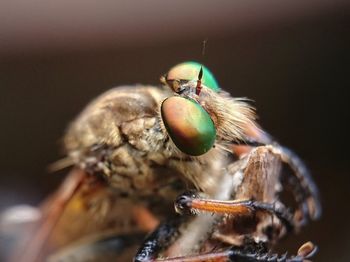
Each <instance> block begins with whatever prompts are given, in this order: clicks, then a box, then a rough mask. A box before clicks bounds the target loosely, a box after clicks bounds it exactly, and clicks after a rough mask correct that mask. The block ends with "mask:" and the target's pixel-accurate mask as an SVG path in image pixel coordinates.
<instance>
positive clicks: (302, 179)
mask: <svg viewBox="0 0 350 262" xmlns="http://www.w3.org/2000/svg"><path fill="white" fill-rule="evenodd" d="M268 147H269V148H270V150H271V152H272V153H273V154H275V155H277V156H279V157H280V158H281V160H282V162H284V163H286V164H287V166H288V167H289V168H290V169H291V170H292V172H293V175H289V176H288V177H287V183H288V184H289V185H291V187H292V191H293V194H294V196H295V198H296V201H297V202H298V203H299V205H300V206H301V211H302V214H303V217H302V219H301V220H300V221H299V224H300V225H303V224H305V223H307V220H308V219H309V218H311V219H318V218H319V217H320V215H321V212H322V208H321V204H320V200H319V193H318V189H317V186H316V184H315V182H314V181H313V179H312V176H311V174H310V172H309V171H308V169H307V167H306V166H305V164H304V163H303V161H302V160H301V159H300V158H299V157H298V156H297V155H296V154H295V153H294V152H293V151H291V150H290V149H288V148H286V147H282V146H280V145H270V146H268Z"/></svg>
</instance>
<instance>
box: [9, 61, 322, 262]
mask: <svg viewBox="0 0 350 262" xmlns="http://www.w3.org/2000/svg"><path fill="white" fill-rule="evenodd" d="M161 83H162V85H161V86H159V87H156V86H143V85H139V86H124V87H118V88H114V89H112V90H110V91H107V92H106V93H104V94H102V95H101V96H100V97H98V98H96V99H95V100H94V101H92V102H91V103H90V104H89V105H88V106H87V107H86V108H85V109H84V110H83V112H82V113H81V114H80V115H79V116H78V117H77V119H76V120H75V121H73V122H72V124H71V125H70V126H69V128H68V130H67V132H66V135H65V137H64V145H65V149H66V152H67V159H65V161H64V162H60V165H61V164H62V163H63V165H66V164H67V163H69V164H73V165H74V166H75V168H74V169H73V171H72V172H71V173H70V175H69V176H68V178H67V180H66V181H65V182H64V184H63V185H62V186H61V187H60V189H59V190H58V191H57V193H56V194H55V195H54V196H52V197H51V198H50V199H49V200H48V201H47V202H46V203H44V205H43V207H42V216H41V219H40V221H39V222H38V223H37V224H36V225H34V226H33V229H32V231H31V232H33V233H31V234H32V238H31V241H29V243H24V244H22V249H21V250H23V251H22V252H21V255H19V256H14V259H13V260H14V261H43V260H48V261H123V260H125V261H130V260H131V259H132V256H134V261H304V260H305V259H309V258H310V257H312V255H313V254H314V252H315V250H316V248H315V246H313V244H311V243H306V244H304V245H302V247H301V248H300V249H299V251H298V252H297V254H296V255H295V256H287V255H281V256H279V255H273V254H272V253H270V252H269V251H270V249H271V248H272V247H273V246H274V245H275V244H276V243H278V241H279V240H280V239H281V238H282V237H284V236H285V235H287V234H289V233H290V232H295V231H298V230H299V229H300V228H301V227H302V226H303V225H305V224H306V223H307V222H308V221H309V220H314V219H317V218H318V217H319V216H320V212H321V208H320V204H319V200H318V192H317V187H316V185H315V183H314V182H313V180H312V178H311V176H310V175H309V173H308V171H307V169H306V168H305V166H304V164H303V163H302V161H301V160H300V159H299V158H298V157H297V156H296V155H295V154H294V153H293V152H291V151H290V150H289V149H287V148H285V147H283V146H281V145H279V144H278V143H276V142H275V141H274V140H273V139H272V138H271V137H270V136H269V135H268V134H267V133H266V132H264V131H263V130H262V129H261V128H260V127H259V126H258V124H257V123H256V121H255V113H254V109H253V108H252V107H251V106H250V105H249V104H248V103H247V101H246V100H245V99H242V98H233V97H231V96H230V94H228V93H226V92H225V91H223V90H222V89H221V88H220V87H219V85H218V84H217V82H216V79H215V78H214V76H213V74H212V73H211V72H210V71H209V70H208V69H207V68H206V67H204V66H202V65H200V64H198V63H195V62H185V63H182V64H179V65H177V66H175V67H173V68H172V69H171V70H170V71H169V72H168V73H167V74H166V75H165V76H163V77H162V78H161ZM283 166H285V167H287V168H289V169H290V172H284V171H285V170H284V169H283ZM183 192H185V193H183ZM285 193H289V194H291V195H292V199H293V201H289V202H288V201H285V200H284V197H283V194H285ZM174 201H175V210H176V211H177V212H175V211H174V204H173V202H174ZM290 202H291V203H290ZM149 232H152V233H150V234H149V235H148V236H147V237H146V238H145V239H144V240H142V239H143V237H144V235H145V234H147V233H149ZM137 246H138V249H137V250H136V247H137ZM130 254H134V255H130Z"/></svg>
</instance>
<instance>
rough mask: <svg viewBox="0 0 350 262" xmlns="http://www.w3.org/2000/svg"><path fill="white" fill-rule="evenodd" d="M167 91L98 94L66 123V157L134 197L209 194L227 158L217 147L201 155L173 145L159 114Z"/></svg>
mask: <svg viewBox="0 0 350 262" xmlns="http://www.w3.org/2000/svg"><path fill="white" fill-rule="evenodd" d="M169 95H171V93H170V91H168V89H167V88H162V87H151V86H133V87H130V86H126V87H119V88H115V89H112V90H110V91H108V92H106V93H104V94H102V95H101V96H100V97H98V98H97V99H95V100H94V101H92V102H91V103H90V104H89V105H88V106H87V108H86V109H85V110H84V111H83V112H82V113H81V114H80V115H79V116H78V118H77V119H76V120H75V121H74V122H73V123H72V124H71V125H70V127H69V129H68V131H67V134H66V136H65V139H64V143H65V148H66V150H67V153H68V155H69V157H70V158H71V160H72V161H73V163H74V164H78V165H79V166H80V167H81V168H83V169H84V170H86V171H87V172H88V173H91V174H96V173H97V174H101V175H102V177H104V178H105V179H106V180H107V181H108V183H109V184H110V185H111V188H112V189H115V190H116V191H117V192H120V194H124V195H128V196H132V197H134V198H140V197H142V198H147V197H151V198H154V197H156V196H159V197H161V198H162V199H167V200H169V201H173V199H174V198H175V196H176V195H177V194H179V193H181V192H182V191H183V190H184V189H187V188H188V187H196V188H197V189H200V190H202V191H204V192H206V193H208V194H209V195H212V194H214V193H215V190H216V184H217V182H218V181H219V179H221V176H222V174H223V173H224V168H225V166H226V163H227V161H228V159H227V156H226V154H225V153H223V151H222V150H220V149H219V148H213V149H212V150H210V152H208V153H207V154H205V155H203V156H200V157H190V156H187V155H185V154H183V153H182V152H180V151H179V150H177V149H176V147H175V146H174V145H173V143H172V142H171V139H170V138H169V137H168V135H167V133H166V132H165V130H164V126H163V123H162V121H161V119H160V117H159V108H160V105H161V102H162V101H163V100H164V99H165V98H166V97H168V96H169Z"/></svg>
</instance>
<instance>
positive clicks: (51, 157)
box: [0, 0, 350, 261]
mask: <svg viewBox="0 0 350 262" xmlns="http://www.w3.org/2000/svg"><path fill="white" fill-rule="evenodd" d="M0 17H1V22H0V91H1V93H0V125H1V129H0V145H1V150H0V168H1V169H0V210H1V209H4V208H6V207H8V206H11V205H14V204H19V203H29V204H37V203H39V202H40V201H41V200H42V199H43V198H44V197H45V196H46V195H47V194H49V193H50V192H52V190H54V188H55V187H56V186H57V185H58V183H59V181H60V180H61V179H62V177H63V175H64V174H61V173H57V174H49V173H48V172H47V171H46V167H47V166H48V165H49V164H50V163H52V162H54V161H55V160H57V159H59V158H60V157H62V154H60V150H59V148H60V138H61V137H62V134H63V133H64V129H65V127H66V126H67V124H68V123H69V121H71V120H72V119H73V118H74V116H75V115H76V114H77V113H78V112H79V111H80V110H81V109H82V108H83V106H84V105H85V104H86V103H88V101H89V100H91V99H92V98H93V97H95V96H96V95H98V94H100V93H101V92H103V91H105V90H107V89H109V88H111V87H114V86H117V85H122V84H134V83H145V84H157V83H158V79H159V76H160V75H161V74H162V73H165V72H166V71H167V70H168V69H169V68H170V67H171V66H173V65H175V64H177V63H179V62H182V61H186V60H199V61H202V62H203V61H204V63H205V64H206V65H207V66H208V67H209V68H210V69H212V71H213V73H214V74H215V76H216V77H217V79H218V81H219V83H220V85H221V86H222V87H223V88H224V89H226V90H228V91H230V92H231V94H232V95H234V96H246V97H249V98H251V99H253V100H254V101H255V106H256V107H257V109H258V114H259V116H260V123H261V124H262V125H263V127H264V128H266V130H268V131H269V132H270V133H271V134H273V135H274V136H275V137H276V138H277V139H278V141H280V142H281V143H282V144H284V145H286V146H288V147H290V148H292V149H294V150H295V151H296V152H298V153H299V155H300V156H301V157H302V158H303V159H304V160H305V161H306V163H307V164H308V166H309V167H310V169H311V170H312V172H313V174H314V177H315V180H316V181H317V183H318V184H319V187H320V192H321V196H322V203H323V207H324V215H323V217H322V219H321V220H320V221H318V222H316V223H313V224H311V225H310V226H308V227H307V228H305V230H304V231H303V232H302V233H301V234H300V235H298V236H296V237H290V238H288V239H287V240H286V241H284V242H283V243H282V245H283V246H282V247H281V249H287V250H289V251H290V252H293V251H294V250H296V248H297V247H298V246H299V245H300V244H301V243H302V242H303V241H306V240H312V241H314V242H315V243H317V244H318V245H319V247H320V252H319V254H318V256H317V259H316V260H315V261H349V260H350V254H349V250H350V249H349V248H350V240H349V238H348V235H349V234H350V226H349V225H348V221H349V216H350V210H349V207H348V206H349V204H348V203H347V201H349V198H350V189H349V186H350V178H349V170H348V166H347V164H348V163H349V160H348V157H349V153H348V151H349V149H348V148H347V146H348V145H349V143H348V137H347V135H348V132H347V128H346V124H347V121H348V113H349V107H348V103H349V91H348V89H349V82H350V81H349V76H350V74H349V73H350V63H349V61H350V60H349V58H350V57H349V47H350V41H349V33H350V32H349V31H350V30H349V26H350V5H349V4H347V2H346V1H341V0H335V1H292V0H288V1H283V3H282V2H281V1H277V0H266V1H258V0H254V1H243V0H239V1H238V0H237V1H199V0H198V1H191V2H189V1H172V2H170V1H161V0H152V1H121V0H115V1H98V3H97V2H94V1H83V0H80V1H74V3H73V1H68V0H62V1H56V2H53V1H51V2H50V3H49V2H45V1H40V0H27V1H20V0H15V1H10V0H4V1H2V2H1V3H0ZM206 38H208V40H209V41H208V45H207V49H206V54H205V57H204V58H202V56H201V42H202V41H203V40H204V39H206Z"/></svg>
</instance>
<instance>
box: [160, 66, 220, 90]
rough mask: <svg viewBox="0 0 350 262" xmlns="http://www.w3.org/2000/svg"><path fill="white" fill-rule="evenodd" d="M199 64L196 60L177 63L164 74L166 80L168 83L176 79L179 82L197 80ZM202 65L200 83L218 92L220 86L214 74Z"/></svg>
mask: <svg viewBox="0 0 350 262" xmlns="http://www.w3.org/2000/svg"><path fill="white" fill-rule="evenodd" d="M201 66H202V65H201V64H199V63H197V62H192V61H190V62H184V63H181V64H178V65H176V66H174V67H172V68H171V69H170V70H169V72H168V74H167V76H166V81H167V82H168V83H169V82H172V81H174V80H176V79H177V80H178V81H180V82H186V81H192V80H197V79H198V74H199V71H200V69H201ZM202 67H203V78H202V83H203V84H204V85H205V86H207V87H209V88H210V89H212V90H213V91H215V92H218V91H219V90H220V87H219V85H218V83H217V82H216V79H215V77H214V75H213V74H212V73H211V72H210V71H209V69H208V68H206V67H205V66H202ZM170 87H172V86H170ZM174 91H175V90H174ZM175 92H176V91H175Z"/></svg>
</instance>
